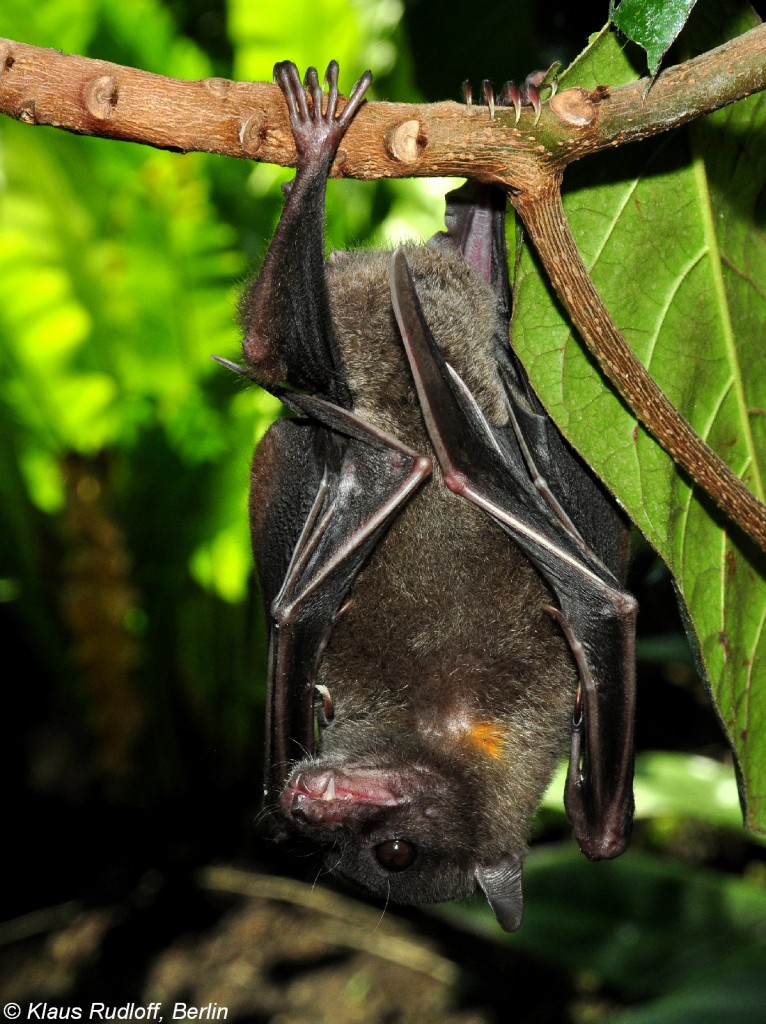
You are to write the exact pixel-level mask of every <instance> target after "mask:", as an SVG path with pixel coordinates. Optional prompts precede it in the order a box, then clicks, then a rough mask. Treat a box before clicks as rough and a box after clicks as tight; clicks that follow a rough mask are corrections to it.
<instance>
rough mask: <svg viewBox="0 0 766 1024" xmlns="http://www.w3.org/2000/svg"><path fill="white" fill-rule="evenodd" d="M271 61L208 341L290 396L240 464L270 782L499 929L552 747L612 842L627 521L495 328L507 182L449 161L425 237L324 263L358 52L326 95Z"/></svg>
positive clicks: (503, 289) (622, 685) (401, 883)
mask: <svg viewBox="0 0 766 1024" xmlns="http://www.w3.org/2000/svg"><path fill="white" fill-rule="evenodd" d="M274 74H275V80H276V82H277V83H278V85H279V86H280V88H281V90H282V93H283V94H284V97H285V100H286V102H287V107H288V112H289V118H290V124H291V127H292V133H293V137H294V140H295V146H296V151H297V173H296V176H295V178H294V180H293V182H292V184H291V186H290V187H289V188H288V189H287V190H286V192H287V198H286V202H285V206H284V210H283V212H282V216H281V219H280V221H279V225H278V227H277V229H276V232H275V234H274V237H273V239H272V241H271V244H270V247H269V249H268V252H267V255H266V258H265V261H264V264H263V267H262V269H261V272H260V274H259V276H258V277H257V278H256V279H255V280H254V281H253V282H252V283H251V284H250V285H249V286H248V287H247V288H246V290H245V292H244V294H243V298H242V303H241V320H242V324H243V330H244V345H243V351H244V360H245V364H246V365H245V367H242V368H237V367H236V366H235V365H234V364H229V365H230V366H231V367H232V368H235V369H239V372H242V373H244V374H245V375H246V376H249V377H251V378H252V379H254V380H256V381H257V382H258V383H259V384H260V385H262V386H263V387H265V388H266V389H268V390H270V391H271V392H272V393H274V394H276V395H278V396H279V397H280V398H281V399H282V401H283V402H284V404H285V405H286V406H287V407H288V408H289V409H290V410H292V412H293V413H294V414H295V416H294V417H293V418H290V419H282V420H279V421H278V422H277V423H276V424H275V425H273V426H272V427H271V429H270V430H269V432H268V433H267V434H266V436H265V438H264V439H263V441H262V442H261V443H260V445H259V447H258V448H257V450H256V452H255V456H254V459H253V463H252V471H251V497H250V510H249V514H250V524H251V531H252V541H253V548H254V553H255V558H256V562H257V567H258V572H259V577H260V583H261V588H262V592H263V595H264V599H265V605H266V608H267V613H268V618H269V630H270V645H269V665H268V703H267V730H266V731H267V747H268V749H267V757H266V781H265V804H266V807H267V808H268V809H269V810H270V811H271V812H272V815H273V819H274V821H275V823H276V831H277V833H278V834H279V835H280V836H282V837H286V836H288V835H290V834H291V833H299V834H303V835H306V836H310V837H311V838H312V839H313V840H315V841H316V842H317V843H318V844H320V845H321V846H322V847H324V848H325V849H326V851H327V852H326V863H327V865H328V867H329V868H330V869H331V870H332V871H334V872H336V873H337V874H339V875H341V876H344V877H345V878H346V879H347V880H350V881H352V882H355V883H356V884H358V885H360V886H361V887H363V888H365V889H367V890H370V891H372V892H374V893H378V894H381V895H383V896H384V897H386V898H387V899H391V900H394V901H400V902H404V903H420V902H427V901H440V900H448V899H452V898H455V897H460V896H464V895H466V894H468V893H470V892H472V891H474V890H475V889H476V888H477V887H479V888H481V889H482V890H483V891H484V893H485V894H486V896H487V898H488V900H489V903H490V904H491V906H492V908H493V910H494V911H495V914H496V916H497V918H498V920H499V922H500V924H501V925H502V926H503V927H504V928H506V929H508V930H513V929H515V928H517V927H518V925H519V923H520V921H521V915H522V906H523V902H522V888H521V868H522V860H523V856H524V853H525V850H526V846H527V841H528V831H529V823H530V820H531V818H532V816H533V815H534V812H535V810H536V807H537V805H538V802H539V800H540V798H541V796H542V794H543V792H544V790H545V788H546V786H547V784H548V782H549V780H550V778H551V775H552V772H553V770H554V768H555V766H556V764H557V763H558V761H559V760H560V758H561V757H562V755H563V754H564V753H565V751H566V748H567V745H568V744H569V745H570V750H571V753H570V760H569V772H568V778H567V783H566V798H565V802H566V808H567V812H568V815H569V817H570V820H571V821H572V823H573V826H574V830H575V834H576V836H577V839H578V841H579V843H580V846H581V848H582V850H583V851H584V852H585V853H586V854H587V856H589V857H591V858H593V859H597V858H601V857H612V856H616V855H617V854H618V853H620V852H621V851H622V850H623V849H624V847H625V845H626V844H627V841H628V838H629V832H630V823H631V815H632V771H633V716H634V669H633V661H634V654H633V645H634V641H633V636H634V625H635V615H636V605H635V601H634V600H633V598H632V597H631V596H630V595H629V594H627V593H626V592H625V591H624V590H623V589H622V584H621V582H620V579H621V577H622V573H623V568H624V563H625V555H626V540H625V538H626V532H625V527H624V524H623V521H622V519H621V516H620V513H619V512H618V511H617V510H616V508H615V506H614V504H613V503H612V501H611V500H610V499H609V498H608V497H607V496H606V495H605V493H604V491H603V490H602V488H601V486H600V485H599V484H598V483H597V481H596V480H595V479H594V477H593V476H592V475H591V473H590V471H589V470H588V469H587V468H586V467H585V466H584V465H583V463H582V462H581V461H580V459H579V458H578V456H577V455H576V454H575V453H574V452H573V451H572V450H571V449H570V448H569V447H568V445H567V444H566V442H564V441H563V440H562V438H561V437H560V435H559V434H558V432H557V430H556V428H555V427H554V426H553V424H552V422H551V420H550V419H549V418H548V416H547V415H546V413H545V411H544V410H543V408H542V406H541V405H540V403H539V402H538V400H537V398H536V396H535V394H534V392H533V391H532V389H531V387H530V385H529V383H528V381H527V378H526V375H525V373H524V370H523V369H522V367H521V365H520V363H519V362H518V360H517V358H516V357H515V355H514V353H513V352H512V350H511V348H510V347H509V342H508V336H509V322H510V314H511V295H510V289H509V285H508V270H507V262H506V246H505V233H504V218H505V206H506V197H505V195H504V193H503V192H502V191H500V190H499V189H497V188H493V187H489V186H483V185H476V184H472V183H466V185H464V186H463V187H462V188H459V189H458V190H457V191H455V192H452V193H450V194H449V195H448V196H447V209H446V218H445V219H446V227H447V230H446V232H444V233H440V234H438V235H436V236H435V237H434V238H432V239H431V240H430V241H429V242H428V243H427V244H426V245H421V246H404V247H401V248H398V249H396V251H395V252H394V253H393V254H391V253H387V252H356V253H333V254H332V255H331V256H330V257H329V259H327V260H326V259H325V253H324V217H325V190H326V183H327V178H328V176H329V173H330V169H331V166H332V164H333V162H334V161H335V160H336V159H338V160H340V161H341V162H342V159H343V156H342V150H340V146H341V143H342V140H343V137H344V134H345V132H346V130H347V128H348V126H349V124H350V123H351V120H352V119H353V117H354V115H355V113H356V112H357V110H358V109H359V107H360V105H361V104H362V102H363V97H364V94H365V91H366V90H367V88H368V86H369V84H370V81H371V75H370V74H369V72H368V73H367V74H365V75H364V76H362V78H361V79H360V80H359V81H358V82H357V83H356V85H355V86H354V88H353V90H352V92H351V94H350V96H349V99H348V101H347V102H346V103H345V105H343V104H342V102H341V101H339V93H338V66H337V64H335V63H334V62H333V63H331V64H330V66H329V68H328V70H327V74H326V85H327V91H326V92H325V90H324V87H323V85H322V84H321V83H320V82H319V79H318V75H317V72H316V70H315V69H313V68H310V69H309V70H308V72H307V74H306V78H305V86H304V84H302V83H301V80H300V77H299V75H298V72H297V69H296V67H295V65H293V64H292V63H290V62H283V63H280V64H277V65H276V67H275V71H274ZM527 95H528V94H527ZM516 98H518V97H516Z"/></svg>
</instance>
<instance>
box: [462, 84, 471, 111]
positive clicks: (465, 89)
mask: <svg viewBox="0 0 766 1024" xmlns="http://www.w3.org/2000/svg"><path fill="white" fill-rule="evenodd" d="M460 88H461V91H462V93H463V102H464V103H465V105H466V106H467V107H468V110H469V111H470V109H471V107H472V106H473V86H472V85H471V83H470V82H469V81H468V79H467V78H466V80H465V81H464V82H463V84H462V86H461V87H460Z"/></svg>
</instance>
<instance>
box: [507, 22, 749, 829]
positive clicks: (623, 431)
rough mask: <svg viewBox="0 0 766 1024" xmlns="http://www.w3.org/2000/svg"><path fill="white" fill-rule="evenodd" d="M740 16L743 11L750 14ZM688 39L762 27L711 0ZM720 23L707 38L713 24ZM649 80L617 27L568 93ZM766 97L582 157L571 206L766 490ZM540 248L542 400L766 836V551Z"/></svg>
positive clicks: (616, 288)
mask: <svg viewBox="0 0 766 1024" xmlns="http://www.w3.org/2000/svg"><path fill="white" fill-rule="evenodd" d="M737 9H738V10H740V9H739V8H737ZM705 14H706V17H707V19H708V21H706V22H705V23H702V21H701V20H700V19H695V18H693V19H692V21H691V23H690V26H689V32H688V33H687V34H685V36H684V37H682V38H685V39H687V44H686V45H690V42H689V41H691V42H693V48H694V52H699V51H701V50H704V49H709V48H710V47H712V46H715V45H718V43H720V42H721V41H722V38H721V37H720V28H719V32H718V34H716V33H714V32H712V30H711V28H710V25H711V21H710V19H711V18H712V17H713V15H716V18H715V21H716V23H717V24H718V26H719V27H720V26H721V25H726V28H727V35H737V34H739V33H741V32H743V31H746V30H747V29H749V28H750V27H752V26H753V24H755V21H754V16H753V15H752V14H751V13H747V11H746V12H744V13H741V14H740V16H738V17H737V18H732V9H731V7H730V6H729V5H727V4H721V5H718V4H715V3H712V2H711V3H709V4H707V5H705ZM703 29H704V31H703ZM634 77H635V74H634V72H633V69H632V67H631V63H630V53H629V51H622V50H621V48H620V46H619V44H618V41H617V39H616V37H615V36H614V34H613V33H609V32H603V33H601V34H600V35H599V36H598V37H597V38H596V39H595V41H594V42H593V43H592V45H591V47H590V48H589V50H588V51H586V53H585V54H583V55H582V56H581V57H580V58H579V59H578V60H577V62H576V63H575V65H574V67H573V71H572V73H571V75H568V76H567V77H566V79H565V83H566V85H570V84H573V83H577V84H585V85H588V86H590V87H593V86H594V85H596V84H598V83H604V82H606V83H609V84H611V85H619V84H622V83H623V82H625V81H629V80H632V79H633V78H634ZM764 131H766V97H764V96H763V95H758V96H753V97H750V98H749V99H747V100H744V101H742V102H740V103H737V104H734V105H732V106H731V107H728V108H727V109H725V110H723V111H720V112H719V113H717V114H715V115H713V116H711V117H708V118H706V119H705V120H704V122H701V123H699V125H697V126H695V128H694V130H693V131H692V132H691V133H682V132H679V133H676V134H674V135H672V136H669V137H663V138H661V139H659V140H655V141H650V142H645V143H642V144H640V145H636V146H631V147H630V148H629V150H628V149H627V148H626V150H624V151H623V152H616V153H613V154H605V155H602V156H599V157H598V158H597V159H595V160H594V159H591V160H588V161H587V162H584V163H583V164H581V165H575V166H574V167H573V168H572V169H571V170H570V172H569V173H568V176H567V179H566V180H565V186H566V195H565V209H566V212H567V216H568V218H569V221H570V224H571V226H572V230H573V233H574V236H575V238H576V240H577V244H578V246H579V248H580V252H581V254H582V256H583V259H584V260H585V263H586V266H587V267H588V269H589V271H590V273H591V275H592V277H593V280H594V282H595V284H596V287H597V288H598V290H599V292H600V294H601V296H602V298H603V299H604V301H605V303H606V305H607V308H608V309H609V310H610V311H611V313H612V315H613V317H614V319H615V321H616V322H617V324H618V326H619V327H620V328H621V330H622V331H623V333H624V335H625V337H626V338H627V340H628V342H629V343H630V344H631V345H632V346H633V348H634V350H635V351H636V353H637V355H638V356H639V358H640V359H641V360H642V362H643V363H644V364H645V365H646V366H647V367H648V369H649V371H650V372H651V374H652V375H653V377H654V378H655V379H656V380H657V382H658V383H659V385H660V386H661V387H662V388H663V390H664V391H665V392H666V393H667V395H668V396H669V398H670V399H671V401H673V402H674V404H675V405H676V406H677V407H678V408H679V410H680V411H681V412H682V413H683V415H684V416H686V418H687V419H688V420H689V421H690V422H691V424H692V426H693V427H694V428H695V429H696V430H697V432H698V433H699V434H700V435H701V436H702V437H703V438H705V439H706V440H707V441H708V442H709V443H710V444H711V445H712V446H713V448H715V449H716V450H717V451H718V452H719V454H720V455H721V456H722V457H723V458H724V459H725V460H726V461H727V462H728V464H729V465H730V466H731V467H732V469H733V470H734V471H735V472H736V473H737V474H739V475H740V476H742V478H743V479H744V480H745V481H746V482H747V483H748V485H749V486H750V487H751V488H752V489H753V490H754V491H755V493H756V494H757V495H758V496H759V497H761V498H762V499H763V496H764V483H763V473H764V471H766V416H764V414H763V410H764V409H766V373H764V369H763V354H762V353H763V338H762V334H763V324H764V322H766V246H765V243H764V238H763V235H762V233H761V231H760V228H761V221H760V206H759V202H760V199H759V196H760V195H761V193H762V190H763V188H764V183H765V182H766V156H765V155H764V153H765V151H764V146H763V137H764ZM541 274H542V272H541V270H540V268H539V267H538V266H537V264H536V262H535V260H534V258H533V257H532V256H531V255H530V254H529V253H526V254H525V257H524V259H523V261H522V264H521V267H520V271H519V274H518V278H517V282H516V308H515V311H514V335H513V336H514V345H515V346H516V347H517V349H518V351H519V354H520V355H521V358H522V359H523V361H524V363H525V365H526V366H527V369H528V371H529V373H530V375H531V377H532V381H533V384H534V386H535V388H536V389H537V390H538V392H539V394H540V396H541V399H542V401H543V402H544V404H545V405H546V407H547V408H548V410H549V411H550V412H551V415H552V416H553V418H554V419H555V420H556V421H557V423H558V424H559V426H560V427H561V429H562V430H563V432H564V434H565V435H566V436H567V437H568V438H569V439H570V441H571V442H572V443H573V444H574V446H575V447H576V448H577V449H578V450H579V451H580V452H581V453H582V454H583V455H584V457H585V458H586V459H587V461H588V462H589V463H590V464H591V465H592V466H593V467H594V468H595V470H596V471H597V472H598V473H599V475H600V476H601V477H602V479H603V480H604V481H605V483H606V484H607V486H608V487H609V488H610V489H611V490H612V491H613V492H614V494H615V495H616V496H617V497H618V498H619V500H620V501H621V502H622V503H623V504H624V506H625V508H626V509H627V511H628V512H629V514H630V515H631V517H632V518H633V520H634V522H635V523H636V525H637V526H638V527H639V529H640V530H641V531H642V532H643V533H644V535H645V536H646V537H647V539H648V540H649V542H650V543H651V544H652V545H653V546H654V548H655V549H656V550H657V552H658V553H659V554H660V555H661V556H662V558H663V559H664V560H665V562H666V563H667V565H668V567H669V569H670V571H671V572H672V574H673V576H674V578H675V581H676V585H677V588H678V591H679V594H680V596H681V598H682V601H683V603H684V605H685V608H686V611H687V613H688V617H689V632H690V634H691V636H692V638H693V640H694V642H695V646H696V648H697V649H698V651H699V654H700V657H701V661H702V665H703V667H704V671H705V674H706V677H707V682H708V685H709V686H710V688H711V692H712V695H713V697H714V700H715V702H716V705H717V707H718V711H719V714H720V717H721V720H722V722H723V724H724V726H725V729H726V732H727V735H728V738H729V740H730V742H731V744H732V749H733V751H734V754H735V758H736V761H737V766H738V770H739V772H740V774H741V778H742V781H743V784H744V792H745V795H746V804H747V806H746V814H747V823H748V824H749V825H750V827H752V828H756V829H764V828H766V742H765V737H766V630H764V623H766V579H764V573H765V571H766V559H765V558H764V557H763V555H762V553H760V552H757V551H755V550H754V549H753V547H752V545H750V544H748V542H747V541H746V540H745V539H743V538H742V536H741V535H740V534H739V533H738V532H737V531H736V530H735V529H734V528H732V527H731V526H729V524H727V523H726V521H725V519H724V517H723V516H722V515H721V514H720V513H719V512H718V511H717V510H716V509H715V508H713V507H712V506H711V503H710V502H709V501H707V500H706V499H705V497H704V495H702V494H700V493H699V492H698V490H697V489H696V488H691V487H690V486H689V484H688V482H687V480H686V479H685V478H684V476H683V475H682V474H680V473H679V472H677V471H676V469H675V467H674V465H673V463H672V461H671V459H670V458H669V457H668V456H667V455H666V454H665V453H664V452H663V450H662V449H661V448H660V447H659V446H658V445H657V444H656V442H655V441H654V440H653V439H652V438H651V437H650V436H649V435H648V434H647V433H646V432H645V431H644V430H643V429H642V428H641V427H640V426H639V425H638V424H637V423H636V420H635V418H634V417H633V416H632V415H631V414H630V413H629V411H628V410H627V409H626V408H625V406H624V405H623V403H622V402H621V400H620V399H619V398H617V396H616V395H615V394H614V393H613V392H612V390H611V388H610V387H609V386H608V385H607V384H606V383H605V381H604V380H603V378H602V377H601V376H600V374H599V373H598V371H597V370H596V369H595V368H594V366H593V364H592V361H591V360H590V358H589V357H588V356H587V355H586V353H585V352H584V350H583V347H582V345H581V343H580V341H579V339H577V338H576V337H575V336H574V335H573V333H572V331H571V329H570V326H569V323H568V321H567V320H566V319H565V317H564V316H563V314H562V311H561V308H560V306H559V305H558V303H557V302H556V300H555V298H554V297H553V296H552V294H551V291H550V289H549V287H548V286H547V284H546V283H545V282H544V279H543V277H542V276H541Z"/></svg>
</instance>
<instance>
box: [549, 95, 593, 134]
mask: <svg viewBox="0 0 766 1024" xmlns="http://www.w3.org/2000/svg"><path fill="white" fill-rule="evenodd" d="M549 106H550V108H551V110H552V111H553V113H554V114H555V115H556V117H557V118H558V119H559V120H560V121H563V122H564V123H565V124H571V125H572V126H573V127H575V128H582V127H584V126H585V125H586V124H590V123H591V121H592V120H593V119H594V118H595V116H596V103H595V102H594V97H593V95H592V94H591V93H589V92H588V91H587V90H586V89H580V88H579V87H578V88H575V89H565V90H564V91H563V92H557V93H556V95H555V96H554V97H553V99H552V100H551V101H550V104H549Z"/></svg>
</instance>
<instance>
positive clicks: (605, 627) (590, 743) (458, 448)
mask: <svg viewBox="0 0 766 1024" xmlns="http://www.w3.org/2000/svg"><path fill="white" fill-rule="evenodd" d="M391 292H392V301H393V305H394V312H395V315H396V319H397V322H398V325H399V330H400V332H401V335H402V340H403V342H404V346H405V350H406V352H407V357H408V359H409V362H410V367H411V369H412V374H413V377H414V381H415V386H416V388H417V392H418V398H419V401H420V405H421V409H422V413H423V417H424V421H425V424H426V427H427V430H428V433H429V436H430V438H431V443H432V445H433V448H434V451H435V453H436V456H437V459H438V461H439V465H440V467H441V469H442V473H443V475H444V479H445V483H446V484H447V486H448V487H449V488H450V489H451V490H452V491H454V492H455V493H456V494H459V495H461V496H462V497H464V498H466V499H467V500H468V501H471V502H472V503H473V504H475V505H477V506H478V507H479V508H481V509H483V510H484V511H485V512H486V513H487V514H488V515H489V516H490V517H491V518H492V519H494V520H495V522H497V523H498V525H499V526H501V527H502V529H504V530H505V531H506V532H507V533H508V534H509V535H510V536H511V537H512V538H513V540H514V541H515V542H516V544H518V546H519V547H520V548H521V549H522V550H523V551H524V552H525V554H526V555H527V556H528V557H529V558H530V559H531V560H532V562H533V563H534V564H535V565H536V566H537V568H538V569H539V571H540V572H541V573H542V575H543V577H544V578H545V580H546V581H547V582H548V584H549V586H550V587H551V589H552V590H553V592H554V593H555V595H556V597H557V599H558V603H559V607H558V608H557V609H553V608H551V609H550V612H551V614H552V615H553V616H554V617H555V618H556V619H557V621H558V622H559V624H560V626H561V628H562V630H563V632H564V635H565V636H566V638H567V641H568V642H569V645H570V648H571V650H572V655H573V657H574V660H575V663H576V666H577V669H578V672H579V676H580V689H579V691H578V697H577V701H576V708H575V716H574V721H573V736H572V753H571V758H570V768H569V775H568V779H567V789H566V807H567V812H568V814H569V817H570V820H571V821H572V824H573V826H574V828H575V833H576V835H577V839H578V842H579V844H580V847H581V849H582V850H583V852H584V853H585V854H586V855H587V856H589V857H591V858H592V859H599V858H602V857H614V856H617V855H618V854H619V853H621V852H622V851H623V849H624V848H625V846H626V845H627V842H628V839H629V835H630V825H631V820H632V809H633V804H632V799H633V798H632V777H633V723H634V699H635V671H634V660H635V659H634V629H635V617H636V602H635V600H634V599H633V597H632V596H631V595H630V594H627V593H626V592H625V591H624V590H622V589H621V587H620V584H619V582H618V580H617V579H616V577H615V576H614V575H613V573H612V572H611V570H610V569H609V568H608V567H607V566H606V565H605V564H604V563H603V562H602V561H601V559H600V558H599V557H598V556H597V555H596V554H595V552H594V551H593V550H592V549H591V548H590V547H589V546H588V544H587V543H586V542H585V541H584V540H583V537H582V536H581V534H580V532H579V531H578V530H577V528H576V527H575V525H574V524H573V522H572V520H571V519H570V517H569V515H568V514H567V512H566V511H565V510H564V508H563V507H562V505H561V504H560V503H559V501H558V498H557V496H556V494H554V492H553V490H552V489H551V486H550V483H549V482H548V481H547V480H546V478H545V477H544V476H543V473H542V472H541V469H540V466H539V465H538V462H539V463H540V464H541V465H542V466H544V467H545V468H546V471H548V472H549V473H550V470H551V469H554V470H555V469H556V466H555V456H556V450H555V449H554V447H553V441H552V440H551V431H552V428H551V427H549V425H548V424H547V423H546V418H545V417H544V414H543V413H541V411H539V410H540V407H539V406H538V405H537V404H536V399H534V404H533V396H531V392H529V391H528V385H526V381H525V379H524V378H523V377H522V376H521V375H520V372H519V371H518V370H517V367H516V365H515V364H514V363H513V362H512V361H511V360H510V358H506V357H504V356H503V355H502V353H499V354H498V358H499V366H500V372H501V375H502V377H503V380H504V382H505V386H506V393H507V398H508V405H507V407H508V415H509V423H508V424H507V425H505V426H503V427H495V426H493V425H492V424H490V423H489V422H488V421H487V419H486V417H485V416H484V415H483V413H482V412H481V410H480V408H479V407H478V405H477V403H476V401H475V400H474V398H473V396H472V395H471V393H470V391H469V390H468V388H467V387H466V385H465V384H464V382H463V381H462V379H461V378H460V377H459V376H458V375H457V374H456V373H455V371H454V370H453V369H452V367H450V366H449V365H448V363H447V362H446V361H445V359H444V357H443V355H442V353H441V351H440V349H439V347H438V345H437V343H436V340H435V339H434V337H433V335H432V333H431V331H430V329H429V326H428V323H427V321H426V319H425V316H424V314H423V310H422V307H421V305H420V301H419V299H418V295H417V290H416V287H415V284H414V281H413V279H412V276H411V274H410V271H409V267H408V265H407V261H406V257H405V255H404V252H403V250H401V249H399V250H397V251H396V252H395V253H394V254H393V256H392V261H391ZM556 440H558V441H559V444H561V442H560V440H559V439H558V437H557V435H556ZM569 458H570V460H571V465H569V464H567V465H566V466H565V467H564V470H563V475H564V476H566V475H567V473H571V472H573V471H574V467H575V465H576V464H575V462H574V459H573V458H572V457H571V456H570V457H569ZM576 468H577V470H579V471H580V472H583V470H581V469H580V468H579V466H577V467H576ZM559 475H561V473H560V474H559Z"/></svg>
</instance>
